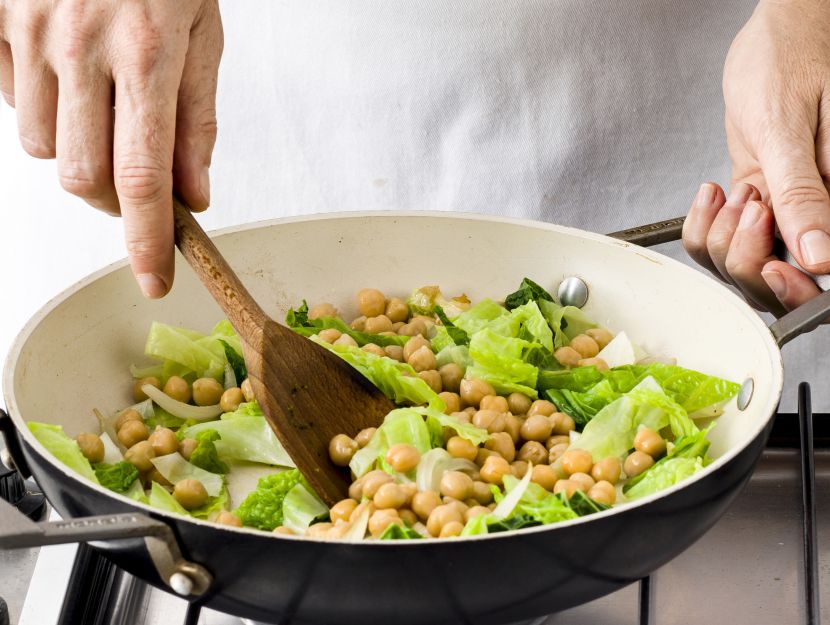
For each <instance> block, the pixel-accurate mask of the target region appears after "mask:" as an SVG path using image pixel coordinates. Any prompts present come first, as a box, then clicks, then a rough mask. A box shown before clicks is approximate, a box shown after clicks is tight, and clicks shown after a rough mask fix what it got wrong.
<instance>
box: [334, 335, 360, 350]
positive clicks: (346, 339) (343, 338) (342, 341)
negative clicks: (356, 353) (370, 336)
mask: <svg viewBox="0 0 830 625" xmlns="http://www.w3.org/2000/svg"><path fill="white" fill-rule="evenodd" d="M332 345H346V346H348V347H357V341H355V340H354V339H353V338H352V337H350V336H349V335H348V334H341V335H340V338H338V339H337V340H336V341H335V342H334V343H332Z"/></svg>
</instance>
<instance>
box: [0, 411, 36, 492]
mask: <svg viewBox="0 0 830 625" xmlns="http://www.w3.org/2000/svg"><path fill="white" fill-rule="evenodd" d="M0 434H2V435H3V440H4V442H5V444H6V451H8V452H9V457H10V458H11V461H12V462H13V463H14V466H13V467H9V468H10V469H17V472H18V473H20V475H22V476H23V477H24V478H30V477H31V476H32V471H31V470H30V469H29V464H28V463H27V462H26V458H25V457H24V456H23V448H22V447H21V446H20V441H19V440H18V438H17V431H16V430H15V427H14V423H12V419H11V417H10V416H9V415H8V414H6V411H5V410H3V409H2V408H0Z"/></svg>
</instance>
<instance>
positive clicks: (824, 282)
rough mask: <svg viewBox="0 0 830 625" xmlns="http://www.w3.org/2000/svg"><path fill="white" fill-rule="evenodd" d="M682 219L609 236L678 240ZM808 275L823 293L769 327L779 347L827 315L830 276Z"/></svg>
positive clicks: (646, 241) (787, 257) (783, 254)
mask: <svg viewBox="0 0 830 625" xmlns="http://www.w3.org/2000/svg"><path fill="white" fill-rule="evenodd" d="M685 219H686V218H685V217H676V218H674V219H667V220H666V221H658V222H657V223H653V224H647V225H645V226H637V227H636V228H629V229H628V230H620V231H619V232H612V233H611V234H609V235H608V236H609V237H613V238H615V239H619V240H621V241H625V242H626V243H633V244H634V245H640V246H642V247H650V246H652V245H658V244H660V243H668V242H670V241H677V240H678V239H680V237H681V236H682V234H683V222H684V221H685ZM781 248H782V249H781V250H780V252H779V253H778V256H779V257H780V258H781V259H782V260H784V261H786V262H788V263H790V264H791V265H793V266H794V267H796V268H798V269H800V270H801V271H804V270H803V269H802V268H801V267H800V266H799V264H798V263H797V262H796V260H795V258H793V256H792V255H791V254H790V253H789V251H788V250H787V249H786V248H785V247H784V246H783V245H781ZM805 273H806V272H805ZM809 275H810V276H811V277H812V278H813V280H814V281H815V282H816V285H818V287H819V288H820V289H821V290H822V291H824V293H822V294H821V295H819V296H818V297H815V298H813V299H811V300H810V301H809V302H807V303H806V304H802V305H801V306H799V307H798V308H796V309H795V310H791V311H790V312H788V313H787V314H786V315H784V316H783V317H781V318H780V319H778V320H777V321H775V322H773V323H772V324H771V325H770V326H769V331H770V332H771V333H772V336H773V337H774V338H775V342H776V343H778V347H783V346H784V345H785V344H786V343H789V342H790V341H791V340H793V339H794V338H795V337H797V336H799V335H800V334H804V333H805V332H810V331H812V330H815V329H816V328H817V327H818V326H819V325H821V323H822V322H823V321H825V320H827V319H828V317H830V290H828V289H830V276H813V275H812V274H809Z"/></svg>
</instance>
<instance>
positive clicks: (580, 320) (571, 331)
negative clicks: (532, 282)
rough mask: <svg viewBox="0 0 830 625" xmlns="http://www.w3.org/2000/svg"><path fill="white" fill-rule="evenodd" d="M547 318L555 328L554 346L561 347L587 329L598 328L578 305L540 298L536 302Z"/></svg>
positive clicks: (552, 327) (552, 328)
mask: <svg viewBox="0 0 830 625" xmlns="http://www.w3.org/2000/svg"><path fill="white" fill-rule="evenodd" d="M536 303H537V304H538V306H539V310H540V311H541V312H542V316H544V318H545V320H546V321H547V322H548V325H549V326H550V328H551V330H553V347H554V349H559V348H560V347H565V346H566V345H568V344H569V343H570V342H571V339H572V338H574V337H575V336H577V335H578V334H583V333H584V332H585V330H589V329H590V328H596V327H597V324H596V323H594V322H593V321H592V320H591V319H589V318H588V316H587V315H586V314H585V313H584V312H582V310H580V309H579V308H577V307H576V306H560V305H559V304H557V303H556V302H550V301H548V300H544V299H542V300H538V301H537V302H536Z"/></svg>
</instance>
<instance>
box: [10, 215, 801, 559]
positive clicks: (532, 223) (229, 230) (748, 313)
mask: <svg viewBox="0 0 830 625" xmlns="http://www.w3.org/2000/svg"><path fill="white" fill-rule="evenodd" d="M377 217H383V218H389V219H409V218H420V219H448V220H452V219H454V220H459V221H465V220H466V221H469V220H472V221H477V222H492V223H501V224H506V225H514V226H520V227H529V228H533V229H541V230H547V231H551V232H557V233H560V234H565V235H568V236H574V237H577V238H582V239H585V240H590V241H594V242H597V243H600V244H603V245H610V246H617V247H622V248H633V250H632V252H633V253H636V254H638V255H640V256H642V257H644V258H646V259H647V260H651V261H653V262H657V263H659V264H661V265H667V266H669V267H671V268H672V269H673V270H676V271H682V272H685V274H686V275H687V276H688V277H689V278H690V279H693V280H697V281H699V282H701V283H702V284H706V288H711V289H716V290H719V291H720V292H721V294H722V295H724V296H725V297H726V299H727V301H729V302H730V303H731V304H732V305H733V306H734V307H735V308H737V309H738V310H739V311H740V312H741V313H742V317H743V318H744V319H745V321H746V323H747V324H749V325H750V326H751V327H753V329H754V330H755V331H756V332H757V333H758V335H759V339H760V340H762V341H763V342H764V344H765V346H766V347H767V351H768V353H769V355H770V356H771V357H773V358H774V362H773V363H772V370H773V376H772V382H773V384H774V386H775V388H774V389H773V390H774V392H772V393H770V395H769V398H770V400H771V401H770V403H771V404H772V405H768V406H767V407H766V408H765V412H766V413H767V417H766V418H764V419H759V420H757V422H756V424H755V428H754V429H752V430H751V431H750V432H749V433H748V434H745V435H746V436H747V438H746V441H745V443H744V444H742V445H739V446H733V447H731V448H730V449H729V450H728V451H727V452H726V453H724V454H722V455H721V456H719V457H718V458H716V459H715V460H714V461H713V462H712V463H711V464H709V465H708V466H706V467H704V468H703V469H702V470H701V471H698V472H697V473H696V474H694V475H693V476H691V477H689V478H686V479H684V480H683V481H682V482H681V483H679V484H676V485H674V486H672V487H670V488H667V489H664V490H661V491H659V492H657V493H654V494H652V495H649V496H648V497H643V498H641V499H637V500H635V501H633V502H627V503H626V504H625V505H620V506H614V507H612V508H610V509H608V510H603V511H602V512H597V513H594V514H591V515H587V516H584V517H579V518H577V519H572V520H569V521H561V522H558V523H554V524H550V525H539V526H535V527H529V528H524V529H520V530H510V531H506V532H497V533H494V534H485V535H478V536H466V537H464V540H463V542H465V543H466V542H468V541H481V540H495V539H507V538H510V537H512V536H515V535H519V534H528V533H530V532H542V531H552V530H555V529H557V528H563V529H564V528H569V527H572V526H574V525H579V524H581V523H585V522H590V521H592V520H597V519H601V518H608V517H611V516H613V515H616V514H621V513H623V512H625V511H627V510H630V509H637V508H639V507H641V506H646V505H648V504H649V503H651V502H653V501H656V500H658V499H661V498H664V497H668V496H670V495H672V494H673V493H675V492H677V491H679V490H682V489H683V488H686V487H687V486H690V485H692V484H694V483H696V482H698V481H700V480H702V479H705V478H706V477H707V476H709V475H710V474H712V473H714V472H716V471H717V470H719V469H720V468H721V467H722V466H724V465H725V464H727V463H728V462H730V461H731V460H732V459H734V458H735V457H736V456H738V455H739V454H740V453H741V452H743V451H744V450H745V449H746V448H747V447H748V446H749V445H750V444H751V443H752V441H754V440H755V439H756V438H757V437H758V435H760V434H761V432H763V430H764V428H765V427H766V425H767V424H768V422H769V420H770V419H771V418H772V417H773V416H774V414H775V407H776V405H777V403H778V401H779V399H780V397H781V392H782V389H783V383H784V376H783V360H782V355H781V350H780V349H779V348H778V345H777V343H776V342H775V339H774V337H773V336H772V334H771V333H770V331H769V328H768V327H767V326H766V324H765V323H764V321H763V319H762V318H761V317H760V316H759V315H757V314H756V313H755V311H754V310H753V309H752V308H751V307H750V306H749V304H747V303H746V302H745V301H744V300H743V299H741V298H740V297H739V296H738V295H736V294H735V293H734V292H732V291H731V290H730V289H728V288H727V287H726V286H724V285H723V284H721V283H719V282H718V281H717V280H715V279H713V278H710V277H708V276H707V275H705V274H704V273H702V272H700V271H697V270H695V269H693V268H692V267H689V266H687V265H685V264H683V263H681V262H680V261H677V260H675V259H673V258H671V257H669V256H666V255H664V254H660V253H659V252H655V251H653V250H651V249H648V248H643V247H639V246H637V245H634V244H632V243H627V242H625V241H620V240H619V239H614V238H611V237H608V236H605V235H601V234H597V233H594V232H590V231H586V230H582V229H579V228H573V227H570V226H562V225H558V224H554V223H550V222H543V221H539V220H531V219H520V218H515V217H502V216H492V215H482V214H477V213H469V212H450V211H427V210H407V211H400V210H394V211H392V210H390V211H386V210H376V211H340V212H336V213H316V214H313V215H297V216H289V217H278V218H273V219H267V220H260V221H253V222H248V223H245V224H240V225H235V226H228V227H224V228H219V229H215V230H211V231H209V234H210V236H211V237H212V238H214V237H222V236H224V235H233V234H238V233H240V232H246V231H249V230H256V229H260V228H267V227H271V226H277V225H284V224H292V223H304V222H314V221H332V220H339V219H366V218H377ZM128 264H129V261H128V260H127V259H126V258H122V259H120V260H117V261H115V262H112V263H109V264H108V265H106V266H104V267H102V268H101V269H99V270H97V271H95V272H92V273H90V274H88V275H87V276H85V277H84V278H82V279H81V280H79V281H77V282H75V283H74V284H72V285H71V286H69V287H67V288H65V289H63V290H62V291H60V292H59V293H58V294H57V295H55V296H54V297H52V298H51V299H49V300H48V301H47V302H46V303H45V304H44V305H43V306H42V307H41V308H40V309H38V311H37V312H36V313H35V314H34V315H33V316H32V317H31V319H29V320H28V321H27V322H26V324H25V325H24V326H23V328H22V329H21V330H20V332H19V333H18V335H17V337H15V339H14V341H13V343H12V345H11V348H10V349H9V353H8V355H7V357H6V360H5V363H4V368H3V384H2V391H3V398H4V401H5V403H6V407H7V410H8V413H9V416H10V417H11V419H12V422H13V423H14V425H15V427H16V429H17V431H18V433H19V435H20V436H21V437H22V438H23V439H24V441H25V442H26V443H27V444H28V445H29V446H30V447H31V448H32V449H34V450H36V451H37V452H38V453H39V455H40V456H42V457H43V458H44V459H45V460H46V461H47V462H49V463H50V464H51V465H52V466H53V467H54V468H56V469H57V470H59V471H61V472H62V473H64V474H65V475H67V476H69V477H70V478H72V479H74V480H77V481H78V482H80V483H81V484H82V485H83V486H85V487H88V488H92V489H94V490H96V491H97V492H100V493H102V494H104V495H107V496H109V497H114V498H115V499H116V500H118V501H121V502H122V503H127V504H130V505H131V506H133V507H135V508H138V509H139V510H141V511H143V512H145V513H148V514H152V515H155V516H162V517H164V518H166V519H170V520H171V521H176V522H189V523H194V524H196V525H202V526H206V527H210V528H213V529H223V530H226V531H233V532H241V533H243V534H246V535H252V534H253V535H256V536H259V537H265V536H270V537H271V538H274V539H277V540H281V539H286V540H295V541H296V540H299V541H309V542H315V543H328V544H337V545H341V546H342V545H351V546H360V547H361V548H371V547H372V546H378V545H392V546H396V547H399V546H402V545H407V546H415V545H422V544H444V545H447V544H453V545H457V544H459V543H458V542H457V541H447V540H446V539H438V538H423V539H420V540H412V541H406V540H404V541H397V540H396V541H373V540H368V541H367V540H363V541H359V542H349V541H345V540H341V539H337V540H331V539H328V540H326V539H320V538H314V537H305V536H287V535H284V534H274V533H273V532H263V531H261V530H257V529H254V528H245V527H243V528H237V527H232V526H227V525H220V524H218V523H213V522H210V521H206V520H202V519H196V518H193V517H183V516H181V515H178V514H174V513H172V512H168V511H165V510H160V509H158V508H153V507H152V506H150V505H149V504H144V503H141V502H138V501H135V500H133V499H130V498H128V497H125V496H124V495H122V494H120V493H116V492H114V491H111V490H109V489H106V488H104V487H103V486H101V485H100V484H94V483H92V482H90V481H88V480H85V479H84V478H83V477H82V476H81V475H79V474H77V473H75V472H74V471H71V470H70V469H69V468H68V467H66V466H65V465H64V464H63V463H61V462H60V461H59V460H58V459H57V458H55V457H54V456H53V455H52V454H51V453H50V452H49V451H48V450H47V449H46V448H45V447H43V445H41V443H40V442H39V441H38V440H37V439H36V438H35V437H34V435H33V434H32V433H31V431H30V430H29V428H28V427H26V422H25V420H24V419H23V417H22V416H21V415H20V411H19V410H18V406H17V400H16V397H15V395H14V373H15V364H16V362H17V360H18V358H19V356H20V354H21V352H22V351H23V348H24V347H25V344H26V342H27V340H28V339H29V337H30V336H31V335H32V334H33V333H34V332H35V330H36V329H37V327H38V325H39V324H40V322H41V321H42V320H43V319H45V318H46V317H47V316H48V315H49V314H50V313H51V312H52V311H54V310H55V309H56V308H57V307H58V306H59V305H61V304H62V303H63V302H64V301H66V300H67V299H69V298H70V297H72V296H73V295H74V294H75V293H77V292H78V291H80V290H81V289H83V288H84V287H86V286H88V285H90V284H92V283H94V282H95V281H97V280H98V279H100V278H102V277H104V276H106V275H109V274H110V273H113V272H114V271H116V270H118V269H121V268H123V267H125V266H127V265H128ZM381 548H384V547H381Z"/></svg>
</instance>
